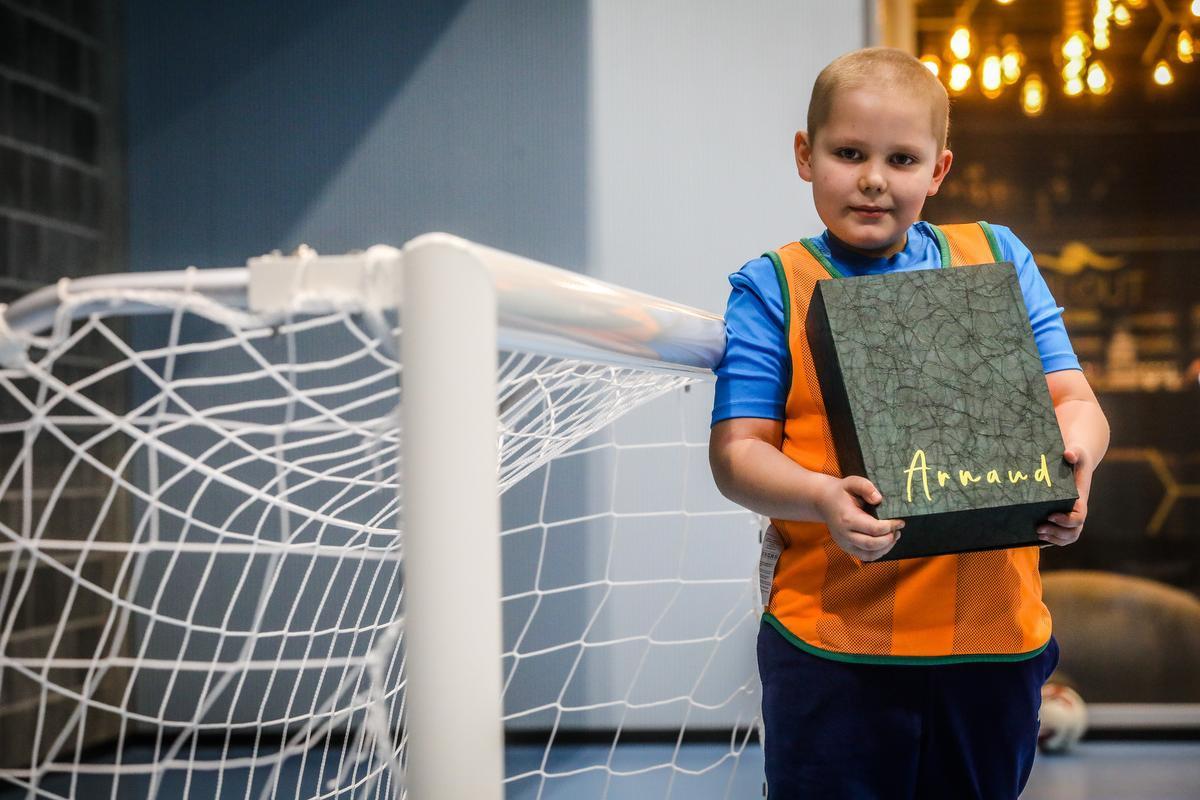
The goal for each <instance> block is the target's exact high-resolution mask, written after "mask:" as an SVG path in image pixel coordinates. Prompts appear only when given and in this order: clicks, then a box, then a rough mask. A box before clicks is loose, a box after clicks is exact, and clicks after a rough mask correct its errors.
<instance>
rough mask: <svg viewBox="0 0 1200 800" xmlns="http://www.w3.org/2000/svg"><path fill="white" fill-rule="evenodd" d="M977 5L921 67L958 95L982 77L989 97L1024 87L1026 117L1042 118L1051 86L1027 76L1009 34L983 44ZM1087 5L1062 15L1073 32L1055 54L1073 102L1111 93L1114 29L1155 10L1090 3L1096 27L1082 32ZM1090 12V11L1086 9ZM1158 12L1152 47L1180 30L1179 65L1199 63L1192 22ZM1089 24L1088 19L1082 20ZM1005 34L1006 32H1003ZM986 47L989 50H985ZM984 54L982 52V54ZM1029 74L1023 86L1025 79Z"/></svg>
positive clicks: (1155, 73) (1162, 79) (1163, 67)
mask: <svg viewBox="0 0 1200 800" xmlns="http://www.w3.org/2000/svg"><path fill="white" fill-rule="evenodd" d="M1013 2H1014V0H996V4H997V5H1001V6H1009V5H1012V3H1013ZM977 3H978V0H964V2H962V3H961V4H960V7H959V10H958V12H957V20H958V22H957V23H956V24H955V25H954V27H953V28H952V30H951V32H950V36H949V39H948V40H946V48H947V49H946V51H945V52H943V53H942V58H945V61H943V60H942V58H939V57H938V56H937V55H935V54H934V53H926V54H925V55H922V56H921V59H920V60H921V63H922V64H924V65H925V67H926V69H928V70H929V71H930V73H931V74H933V75H934V76H935V77H937V78H938V80H940V81H943V82H944V83H945V84H946V86H947V88H948V89H949V90H950V91H951V92H952V93H954V94H961V93H963V92H966V91H968V89H969V87H970V85H971V81H972V80H973V78H974V77H975V76H976V74H977V75H978V78H979V89H980V92H981V93H982V94H983V96H984V97H987V98H988V99H995V98H997V97H999V96H1000V95H1001V94H1003V93H1004V87H1005V86H1008V85H1013V84H1016V83H1018V82H1021V87H1020V101H1021V107H1022V109H1023V110H1024V111H1025V113H1026V114H1028V115H1030V116H1037V115H1038V114H1040V113H1041V112H1042V110H1043V109H1044V108H1045V104H1046V94H1047V89H1046V84H1045V82H1044V80H1043V79H1042V77H1041V76H1040V75H1037V74H1036V73H1025V70H1026V69H1027V68H1028V67H1029V66H1030V65H1028V64H1027V63H1026V61H1027V59H1026V56H1025V54H1024V53H1023V52H1022V51H1021V49H1020V46H1019V44H1018V42H1017V37H1016V36H1015V35H1014V34H1012V33H1006V34H1005V35H1004V36H1002V37H1000V39H999V45H996V44H995V42H996V40H995V39H994V38H990V37H988V39H990V41H989V40H988V39H984V40H982V41H981V40H980V39H979V38H977V35H976V34H975V33H974V32H973V31H972V30H971V28H970V27H968V23H969V21H970V17H971V16H972V14H973V12H974V11H975V10H977ZM1079 5H1083V0H1075V3H1074V4H1068V7H1067V8H1066V9H1065V10H1064V11H1063V14H1064V18H1065V20H1066V23H1067V24H1068V25H1069V26H1070V27H1068V28H1067V30H1066V31H1064V38H1062V39H1059V40H1057V42H1056V44H1055V45H1054V46H1055V47H1058V48H1059V49H1060V51H1061V57H1060V56H1058V55H1056V54H1054V53H1053V51H1051V55H1054V62H1055V63H1057V64H1058V65H1059V67H1060V72H1061V75H1062V80H1063V84H1062V89H1063V93H1064V94H1066V95H1067V96H1068V97H1078V96H1079V95H1081V94H1083V93H1085V92H1091V93H1092V94H1093V95H1107V94H1109V93H1111V92H1112V88H1113V83H1114V80H1113V75H1112V73H1111V72H1110V71H1109V70H1108V68H1107V67H1106V66H1105V65H1104V64H1103V63H1102V62H1101V61H1100V60H1099V58H1096V56H1098V55H1099V54H1100V52H1101V51H1105V50H1107V49H1108V48H1109V47H1111V45H1112V27H1113V26H1114V25H1115V26H1116V27H1117V28H1122V29H1124V28H1129V27H1130V26H1132V25H1133V22H1134V19H1133V16H1134V15H1133V10H1135V9H1144V8H1147V7H1150V6H1151V5H1152V4H1151V3H1150V2H1148V0H1091V1H1090V2H1088V3H1087V6H1091V9H1092V15H1091V26H1090V27H1088V26H1086V24H1085V25H1084V27H1082V28H1081V27H1080V26H1079V23H1080V22H1081V21H1082V20H1080V17H1081V16H1083V15H1082V14H1081V13H1080V10H1079V9H1078V6H1079ZM1085 7H1086V6H1085ZM1153 7H1154V8H1155V9H1157V12H1158V14H1159V16H1161V18H1162V19H1161V22H1160V23H1159V28H1158V31H1157V32H1156V33H1155V34H1154V36H1153V37H1152V40H1151V44H1152V45H1153V47H1155V48H1157V47H1159V46H1160V45H1161V43H1162V36H1163V33H1164V32H1166V31H1169V30H1170V29H1171V28H1175V30H1176V31H1177V33H1176V34H1175V53H1176V56H1177V57H1178V59H1179V61H1180V62H1182V63H1185V64H1190V63H1192V62H1193V61H1194V60H1195V50H1196V43H1195V41H1194V39H1193V38H1192V33H1191V31H1190V30H1189V28H1190V27H1191V26H1192V23H1191V22H1190V21H1186V20H1185V18H1184V17H1183V13H1184V12H1183V11H1182V9H1180V10H1179V11H1177V12H1173V11H1172V10H1171V9H1170V8H1169V7H1168V6H1167V5H1165V3H1164V0H1154V3H1153ZM1187 7H1188V8H1189V9H1190V10H1191V14H1192V15H1193V16H1194V17H1197V18H1200V0H1190V1H1189V2H1188V4H1187ZM1083 18H1084V19H1087V17H1083ZM1002 30H1003V29H1002ZM985 43H986V44H987V45H988V47H987V49H986V50H985V49H984V48H983V47H982V45H983V44H985ZM981 51H982V52H981ZM1151 53H1152V50H1150V49H1148V50H1147V52H1146V53H1145V54H1144V56H1143V58H1149V57H1150V56H1151ZM1163 56H1164V57H1162V58H1159V59H1158V61H1157V62H1156V63H1155V65H1154V68H1153V70H1152V72H1151V77H1152V79H1153V80H1154V82H1155V83H1156V84H1158V85H1160V86H1167V85H1170V84H1172V83H1174V82H1175V75H1174V72H1173V71H1172V68H1171V64H1170V63H1168V61H1167V58H1169V57H1170V56H1169V55H1167V54H1163ZM1023 74H1025V78H1024V81H1023V82H1022V75H1023Z"/></svg>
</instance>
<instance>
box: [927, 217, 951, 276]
mask: <svg viewBox="0 0 1200 800" xmlns="http://www.w3.org/2000/svg"><path fill="white" fill-rule="evenodd" d="M929 228H930V230H932V231H933V235H934V236H936V237H937V243H938V252H940V253H941V254H942V269H948V268H949V267H950V266H951V264H950V241H949V240H948V239H947V238H946V234H945V233H943V232H942V229H941V228H939V227H938V226H937V225H934V224H933V223H932V222H931V223H929Z"/></svg>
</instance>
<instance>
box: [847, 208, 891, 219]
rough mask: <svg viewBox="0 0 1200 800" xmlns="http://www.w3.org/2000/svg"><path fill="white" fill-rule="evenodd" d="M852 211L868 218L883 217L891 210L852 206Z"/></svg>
mask: <svg viewBox="0 0 1200 800" xmlns="http://www.w3.org/2000/svg"><path fill="white" fill-rule="evenodd" d="M850 210H851V211H853V212H854V213H855V214H862V215H863V216H866V217H882V216H883V215H884V214H886V213H887V212H888V211H890V209H887V208H881V207H880V206H850Z"/></svg>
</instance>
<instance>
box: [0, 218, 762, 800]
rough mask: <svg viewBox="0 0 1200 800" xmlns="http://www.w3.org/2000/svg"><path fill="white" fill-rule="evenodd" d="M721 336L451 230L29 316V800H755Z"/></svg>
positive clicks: (24, 465)
mask: <svg viewBox="0 0 1200 800" xmlns="http://www.w3.org/2000/svg"><path fill="white" fill-rule="evenodd" d="M723 336H724V333H723V327H722V323H721V320H720V318H718V317H716V316H713V315H710V314H707V313H704V312H700V311H696V310H694V309H690V308H687V307H684V306H681V305H678V304H674V303H671V302H668V301H665V300H661V299H658V298H654V297H649V296H646V295H642V294H639V293H636V292H632V291H628V290H625V289H621V288H619V287H615V286H612V285H609V284H605V283H602V282H600V281H596V280H593V279H590V278H587V277H585V276H581V275H578V274H575V273H571V272H567V271H565V270H559V269H555V268H552V267H548V266H545V265H541V264H537V263H535V262H532V261H528V260H526V259H522V258H519V257H516V256H512V255H509V254H506V253H502V252H500V251H496V250H493V249H490V248H486V247H483V246H480V245H475V244H472V243H469V242H466V241H463V240H461V239H457V238H455V237H452V236H447V235H444V234H430V235H427V236H423V237H420V238H418V239H416V240H414V241H413V242H410V243H409V244H408V245H406V246H405V248H404V249H403V251H400V250H395V249H393V248H387V247H375V248H371V249H370V250H367V251H365V252H363V253H358V254H351V255H345V256H334V257H320V256H317V255H316V254H315V253H312V252H311V251H303V252H298V253H297V254H296V255H293V256H280V255H273V256H266V257H263V258H259V259H252V260H251V261H250V264H249V266H248V267H246V268H237V269H212V270H195V269H187V270H180V271H176V272H159V273H131V274H125V275H113V276H99V277H94V278H84V279H79V280H75V281H70V282H68V281H62V282H60V283H59V284H58V285H56V286H53V287H49V288H47V289H44V290H42V291H40V292H37V293H34V294H33V295H30V296H29V297H26V298H24V299H22V300H21V301H18V302H17V303H14V304H13V305H12V306H11V307H9V308H7V309H5V310H4V313H3V314H2V315H0V412H2V414H3V416H2V417H0V498H2V500H0V797H5V796H7V795H6V794H5V792H6V790H8V791H9V792H12V793H13V794H12V796H14V797H49V798H95V797H112V798H117V797H120V798H127V797H146V798H150V797H172V798H174V797H193V798H199V797H205V798H215V797H221V798H225V797H245V798H267V797H272V798H274V797H288V798H297V799H298V798H317V797H323V798H325V797H327V798H334V797H340V798H349V797H355V798H359V797H373V798H393V797H403V796H408V797H412V798H417V799H418V800H425V799H426V798H471V800H486V799H487V798H500V797H503V796H506V795H507V796H508V797H510V798H511V797H522V798H524V797H529V798H533V797H546V798H552V797H573V798H575V797H578V798H583V797H623V796H627V795H628V794H630V793H631V791H633V787H636V790H637V791H638V792H639V795H638V796H649V795H648V794H647V787H653V791H654V792H656V793H657V794H658V795H659V796H662V797H689V798H690V797H735V796H736V797H741V796H744V793H739V792H741V790H739V789H736V788H735V787H736V786H738V785H739V784H738V783H737V781H738V780H739V779H741V780H742V781H743V782H742V784H740V785H742V786H743V787H744V786H745V785H747V783H746V779H747V777H749V784H748V785H753V786H755V787H757V785H758V780H759V779H758V777H757V770H758V769H759V767H758V762H755V761H753V760H752V759H751V760H749V761H748V760H747V759H746V758H744V754H745V753H746V751H747V746H748V744H749V743H750V741H751V740H752V738H753V735H754V733H755V731H756V728H757V708H758V687H757V677H756V672H755V668H754V655H753V654H754V649H753V641H754V635H755V633H756V631H757V626H758V611H759V609H758V607H757V603H758V597H757V585H756V582H755V580H754V562H755V558H756V556H757V547H758V544H757V537H756V535H755V534H756V530H757V528H756V523H755V520H754V519H752V517H751V515H749V514H748V513H746V512H744V511H741V510H739V509H737V508H736V507H734V506H732V505H731V504H729V503H727V502H726V501H724V500H722V499H721V498H719V496H718V495H717V494H716V492H715V490H714V489H713V487H712V486H711V479H710V478H709V474H708V469H707V461H706V445H707V425H706V419H707V414H708V410H709V406H710V404H711V381H710V380H709V379H710V377H711V372H710V370H711V368H712V366H713V365H714V364H715V362H716V360H717V359H718V358H719V357H720V354H721V351H722V347H723V342H724V339H723ZM506 741H507V747H506V744H505V743H506ZM694 742H702V743H703V746H702V747H693V746H692V744H693V743H694ZM739 769H740V770H741V773H740V775H739ZM747 773H750V775H749V776H747ZM697 781H704V784H703V785H704V787H705V788H704V790H703V791H699V790H697V788H696V787H697V786H699V785H700V784H699V783H697ZM714 787H716V788H715V789H714Z"/></svg>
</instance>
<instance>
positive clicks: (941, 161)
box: [926, 150, 954, 197]
mask: <svg viewBox="0 0 1200 800" xmlns="http://www.w3.org/2000/svg"><path fill="white" fill-rule="evenodd" d="M953 162H954V153H951V152H950V151H949V150H943V151H942V154H941V155H940V156H938V157H937V161H936V162H934V165H933V176H932V177H931V178H930V180H929V191H928V192H927V193H926V197H933V196H934V195H935V194H937V193H938V189H940V188H942V181H944V180H946V174H947V173H948V172H950V164H951V163H953Z"/></svg>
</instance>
